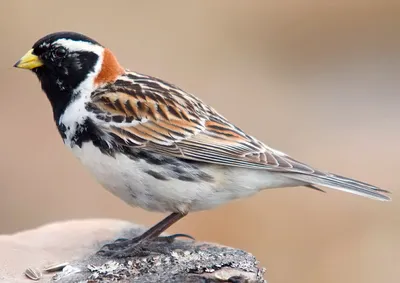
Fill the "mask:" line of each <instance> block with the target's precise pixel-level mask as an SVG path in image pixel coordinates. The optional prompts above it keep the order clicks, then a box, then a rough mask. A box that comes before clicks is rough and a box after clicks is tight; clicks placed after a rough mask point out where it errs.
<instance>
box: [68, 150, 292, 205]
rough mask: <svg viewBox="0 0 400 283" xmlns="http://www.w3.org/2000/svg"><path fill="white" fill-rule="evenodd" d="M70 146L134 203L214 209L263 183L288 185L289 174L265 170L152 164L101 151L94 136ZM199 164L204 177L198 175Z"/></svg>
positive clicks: (101, 178) (100, 178)
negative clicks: (285, 176) (80, 144)
mask: <svg viewBox="0 0 400 283" xmlns="http://www.w3.org/2000/svg"><path fill="white" fill-rule="evenodd" d="M71 150H72V152H73V153H74V154H75V155H76V156H77V157H78V158H79V159H80V161H81V162H82V163H83V164H84V165H85V166H86V167H87V168H88V169H89V170H90V172H91V173H92V174H93V175H94V176H95V177H96V178H97V180H98V181H99V182H100V183H101V184H102V185H103V186H104V187H105V188H106V189H107V190H108V191H110V192H111V193H113V194H114V195H116V196H118V197H119V198H121V199H122V200H124V201H125V202H127V203H128V204H130V205H132V206H139V207H141V208H144V209H147V210H152V211H160V212H189V211H194V210H204V209H210V208H213V207H215V206H217V205H219V204H223V203H225V202H227V201H230V200H232V199H236V198H242V197H246V196H249V195H252V194H253V193H256V192H258V191H259V190H260V189H263V188H271V187H282V186H288V185H290V184H289V183H288V180H287V179H286V178H283V177H280V176H279V175H276V174H273V173H269V172H267V171H264V170H250V169H243V168H237V167H224V166H219V165H204V164H199V165H198V166H196V167H197V168H198V169H196V170H193V169H191V166H193V165H190V164H188V165H187V167H182V166H185V163H184V162H182V165H179V166H181V167H180V169H179V170H175V171H171V168H169V167H168V165H167V166H164V165H160V164H158V165H157V164H152V163H149V162H148V161H146V160H145V159H137V158H136V159H132V158H129V157H127V156H126V155H123V154H116V155H115V157H112V156H109V155H106V154H103V153H102V152H101V151H100V150H99V149H98V148H97V147H95V146H94V145H93V143H92V142H85V143H83V145H82V147H78V146H73V148H71ZM199 170H201V175H200V176H203V178H201V177H200V178H197V177H198V172H199ZM150 171H151V173H152V174H149V172H150ZM176 171H178V173H179V172H181V171H185V174H186V175H185V176H193V178H192V179H190V180H187V179H188V178H187V177H186V179H183V180H181V179H178V177H179V176H178V175H177V174H178V173H176ZM155 174H158V175H156V177H158V178H155V177H154V175H155ZM160 176H161V177H162V178H161V177H160ZM196 176H197V177H196ZM204 176H206V177H207V178H204ZM194 177H196V178H194Z"/></svg>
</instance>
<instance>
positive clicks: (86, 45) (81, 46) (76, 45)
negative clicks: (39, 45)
mask: <svg viewBox="0 0 400 283" xmlns="http://www.w3.org/2000/svg"><path fill="white" fill-rule="evenodd" d="M54 43H55V44H58V45H61V46H64V47H65V48H67V49H68V50H69V51H72V52H76V51H89V52H94V53H96V54H97V55H101V54H103V51H104V47H102V46H100V45H96V44H93V43H90V42H87V41H77V40H72V39H65V38H61V39H58V40H56V41H55V42H54Z"/></svg>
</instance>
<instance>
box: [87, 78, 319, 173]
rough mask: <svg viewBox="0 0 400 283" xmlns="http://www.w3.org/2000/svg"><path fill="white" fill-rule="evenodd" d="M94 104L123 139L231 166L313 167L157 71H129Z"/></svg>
mask: <svg viewBox="0 0 400 283" xmlns="http://www.w3.org/2000/svg"><path fill="white" fill-rule="evenodd" d="M91 104H93V105H91V107H88V110H90V111H93V112H95V113H96V114H98V115H99V117H102V119H99V121H98V122H99V123H98V124H100V125H102V129H103V131H106V132H107V131H108V132H110V133H112V134H113V135H115V136H119V139H118V141H119V142H123V143H124V144H125V145H129V146H141V147H143V148H147V149H148V150H153V151H157V152H161V153H164V154H167V155H173V156H177V157H180V158H188V159H194V160H198V161H203V162H210V163H216V164H224V165H230V166H241V167H249V168H259V169H266V168H267V169H271V170H275V169H276V168H280V169H281V170H288V171H293V172H304V170H310V168H309V167H308V166H306V165H304V164H301V163H299V162H297V161H294V160H292V159H290V158H288V157H287V156H286V155H284V154H282V153H280V152H277V151H274V150H273V149H270V148H269V147H267V146H266V145H264V144H263V143H261V142H259V141H257V140H256V139H255V138H253V137H251V136H249V135H246V134H245V133H244V132H243V131H241V130H240V129H239V128H237V127H235V126H234V125H232V124H231V123H229V122H228V121H227V120H226V119H225V118H224V117H222V116H221V115H219V114H218V113H217V112H216V111H215V110H214V109H212V108H211V107H209V106H207V105H206V104H204V103H203V102H202V101H201V100H199V99H198V98H196V97H195V96H193V95H191V94H188V93H186V92H184V91H182V90H181V89H179V88H177V87H175V86H173V85H171V84H168V83H166V82H164V81H161V80H159V79H156V78H153V77H148V76H144V75H139V74H136V73H132V72H131V73H129V72H127V73H126V74H124V75H122V76H120V78H119V79H118V80H117V81H115V82H114V83H111V84H108V85H105V86H103V87H101V88H99V89H97V91H95V92H94V93H93V94H92V101H91ZM99 111H100V112H102V113H100V114H99V113H98V112H99ZM104 116H105V117H104ZM120 117H124V119H121V118H120ZM107 121H112V122H113V123H112V126H111V127H110V124H109V123H108V122H107ZM311 170H312V169H311Z"/></svg>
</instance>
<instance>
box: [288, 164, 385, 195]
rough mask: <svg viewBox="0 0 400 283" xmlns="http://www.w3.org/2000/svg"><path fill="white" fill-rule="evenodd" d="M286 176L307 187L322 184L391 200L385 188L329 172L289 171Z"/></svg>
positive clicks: (357, 193)
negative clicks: (301, 182) (307, 172)
mask: <svg viewBox="0 0 400 283" xmlns="http://www.w3.org/2000/svg"><path fill="white" fill-rule="evenodd" d="M287 177H290V178H292V179H296V180H299V181H303V182H305V183H306V184H308V186H309V187H312V188H316V189H318V187H316V186H324V187H328V188H332V189H336V190H340V191H344V192H349V193H352V194H356V195H360V196H364V197H368V198H371V199H377V200H381V201H390V200H391V199H390V197H388V196H387V195H385V194H389V193H390V192H389V191H387V190H383V189H380V188H378V187H375V186H373V185H370V184H367V183H364V182H360V181H357V180H354V179H350V178H346V177H343V176H339V175H335V174H331V173H323V172H318V171H317V172H315V173H313V174H302V173H290V174H288V175H287Z"/></svg>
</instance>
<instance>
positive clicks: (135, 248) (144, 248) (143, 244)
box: [97, 212, 193, 257]
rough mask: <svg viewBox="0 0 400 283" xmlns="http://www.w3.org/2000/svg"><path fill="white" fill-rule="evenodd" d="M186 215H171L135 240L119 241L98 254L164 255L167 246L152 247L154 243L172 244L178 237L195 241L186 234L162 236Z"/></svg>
mask: <svg viewBox="0 0 400 283" xmlns="http://www.w3.org/2000/svg"><path fill="white" fill-rule="evenodd" d="M186 214H187V213H177V212H174V213H171V214H170V215H169V216H167V217H166V218H164V219H163V220H161V221H160V222H158V223H157V224H156V225H154V226H153V227H151V228H150V229H148V230H147V231H146V232H144V233H143V234H142V235H140V236H138V237H135V238H133V239H117V240H116V241H115V242H114V243H112V244H107V245H104V246H103V247H102V248H101V250H100V251H98V252H97V253H98V254H100V255H104V256H115V257H128V256H144V255H147V254H150V253H152V252H158V253H163V252H165V251H166V247H165V246H160V245H152V243H160V242H164V243H172V242H173V241H174V239H175V238H177V237H186V238H190V239H193V238H192V237H191V236H189V235H186V234H174V235H170V236H160V235H161V234H162V233H163V232H164V231H165V230H167V229H168V228H169V227H170V226H171V225H172V224H174V223H175V222H177V221H178V220H180V219H181V218H183V217H184V216H185V215H186Z"/></svg>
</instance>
